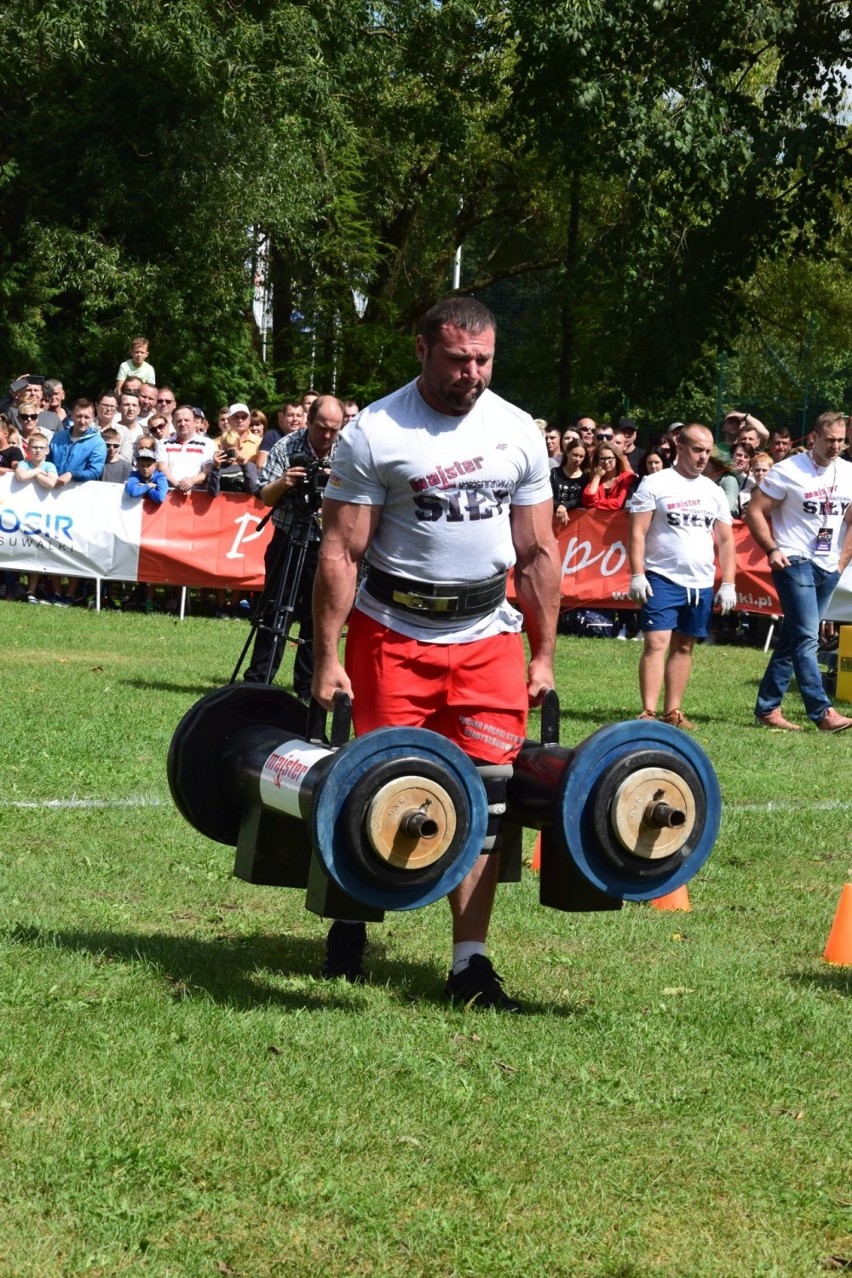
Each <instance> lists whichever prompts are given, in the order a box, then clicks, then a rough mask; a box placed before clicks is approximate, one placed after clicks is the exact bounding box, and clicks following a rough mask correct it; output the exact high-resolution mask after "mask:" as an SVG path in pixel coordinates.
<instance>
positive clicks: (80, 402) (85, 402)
mask: <svg viewBox="0 0 852 1278" xmlns="http://www.w3.org/2000/svg"><path fill="white" fill-rule="evenodd" d="M94 407H95V406H94V404H93V403H92V401H91V400H90V399H75V400H74V403H73V404H72V405H71V412H72V413H73V412H74V409H75V408H91V409H92V410H94Z"/></svg>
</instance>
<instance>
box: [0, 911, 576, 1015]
mask: <svg viewBox="0 0 852 1278" xmlns="http://www.w3.org/2000/svg"><path fill="white" fill-rule="evenodd" d="M0 936H2V937H3V938H4V939H5V940H7V941H9V942H10V943H12V944H15V945H21V946H29V947H31V948H39V949H62V950H68V951H70V952H72V953H78V954H91V955H93V956H95V957H98V958H106V959H108V960H110V961H113V962H121V963H141V964H143V965H144V966H147V967H149V968H151V969H152V970H154V971H155V972H156V973H157V974H158V975H160V976H161V977H162V978H163V980H164V981H165V982H166V983H167V984H168V986H169V987H170V992H171V994H172V996H173V997H175V998H178V999H180V998H191V997H192V995H193V994H194V993H199V992H201V991H203V992H204V993H205V994H207V995H208V996H209V997H210V998H212V999H213V1000H214V1001H215V1002H217V1003H225V1004H227V1005H228V1006H230V1007H237V1008H239V1009H241V1010H243V1011H251V1010H253V1009H255V1008H260V1007H268V1006H270V1005H273V1006H275V1007H280V1008H284V1009H288V1008H292V1009H294V1010H296V1009H299V1010H302V1011H304V1010H305V1009H306V1008H307V1009H308V1010H315V1011H328V1009H329V1008H338V1009H340V1010H343V1011H349V1012H359V1011H361V1010H362V1005H363V1000H361V999H358V1000H355V1001H353V998H352V994H353V992H354V990H353V987H351V986H348V985H344V984H343V983H338V982H325V981H323V982H320V981H319V980H317V982H316V993H314V992H313V990H312V988H310V987H308V988H305V987H300V988H299V989H292V990H287V989H280V988H278V987H276V985H275V984H273V983H272V982H271V981H269V982H267V981H266V980H265V974H266V973H268V974H270V975H277V976H284V977H296V978H298V979H300V980H310V981H311V983H312V985H313V978H314V977H316V976H317V975H318V973H319V970H320V967H321V966H322V960H323V956H324V954H325V938H324V937H320V938H317V939H316V940H314V939H306V938H304V937H300V938H298V939H295V938H293V937H289V936H287V935H286V934H282V933H275V934H273V935H267V934H265V933H256V934H254V935H253V936H239V937H224V938H220V939H216V940H210V941H205V940H201V939H199V938H197V937H179V936H172V935H169V934H168V933H165V932H107V931H91V932H86V931H79V932H72V931H66V932H62V931H53V930H51V929H49V928H39V927H28V926H26V925H24V924H19V925H18V926H16V927H12V928H7V929H4V930H3V931H2V932H0ZM364 966H365V968H366V970H367V973H368V984H369V985H372V986H373V987H377V986H387V987H388V988H389V989H390V990H393V991H394V992H395V993H396V994H397V996H398V997H399V998H400V999H401V1000H402V1001H406V1000H408V1001H411V1002H414V1003H424V1004H429V1005H434V1006H440V1007H442V1008H445V1009H446V1007H447V1000H446V998H445V997H444V993H443V988H444V981H445V979H446V973H445V972H443V971H440V972H438V971H436V969H435V967H434V965H431V964H426V963H417V962H411V961H410V960H392V959H388V958H387V957H386V956H385V947H384V945H383V944H382V942H381V939H380V934H379V933H377V932H376V930H375V929H372V930H371V933H370V938H369V941H368V945H367V951H366V954H365V957H364ZM363 988H364V987H363V986H356V987H354V989H355V990H361V989H363ZM335 990H340V991H341V992H342V991H344V990H345V991H346V997H340V996H339V995H337V994H336V993H335V992H334V991H335ZM524 1010H525V1012H526V1013H527V1014H534V1015H547V1016H560V1017H575V1016H579V1015H580V1014H581V1013H582V1012H584V1011H585V1009H584V1008H580V1007H574V1006H565V1005H563V1004H542V1003H531V1002H529V1001H527V1000H524Z"/></svg>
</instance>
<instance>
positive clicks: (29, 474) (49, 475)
mask: <svg viewBox="0 0 852 1278" xmlns="http://www.w3.org/2000/svg"><path fill="white" fill-rule="evenodd" d="M27 448H28V449H29V453H30V455H29V458H27V457H25V458H24V460H23V461H19V462H18V465H17V466H16V468H15V479H17V480H18V482H19V483H22V484H28V483H36V484H38V485H39V487H40V488H55V487H56V481H57V479H58V478H59V472H58V471H57V469H56V467H55V466H54V464H53V462H52V461H48V460H47V449H48V442H47V436H46V435H42V433H41V431H38V430H34V431H33V433H32V434H31V435H30V437H29V439H28V440H27ZM41 578H42V574H41V573H40V572H31V573H30V575H29V577H28V578H27V602H28V603H33V604H37V603H41V604H49V603H50V600H49V599H46V598H44V597H40V596H39V595H38V587H39V582H40V581H41Z"/></svg>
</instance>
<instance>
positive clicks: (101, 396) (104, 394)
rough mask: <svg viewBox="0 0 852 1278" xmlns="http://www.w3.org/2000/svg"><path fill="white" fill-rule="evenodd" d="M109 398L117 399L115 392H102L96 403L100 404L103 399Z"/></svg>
mask: <svg viewBox="0 0 852 1278" xmlns="http://www.w3.org/2000/svg"><path fill="white" fill-rule="evenodd" d="M108 396H111V397H112V398H113V399H116V398H117V396H116V393H115V391H114V390H109V389H107V390H102V391H101V392H100V394H99V395H98V398H97V399H96V400H95V403H96V404H99V403H100V402H101V400H102V399H106V398H107V397H108Z"/></svg>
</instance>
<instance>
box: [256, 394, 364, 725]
mask: <svg viewBox="0 0 852 1278" xmlns="http://www.w3.org/2000/svg"><path fill="white" fill-rule="evenodd" d="M342 425H343V405H342V404H341V402H340V400H339V399H335V397H334V396H333V395H320V396H319V398H318V399H315V400H314V401H313V403H312V404H311V406H310V409H309V410H308V424H307V426H306V427H304V428H303V429H302V430H297V431H293V432H292V433H291V434H289V435H285V436H284V437H283V439H280V440H279V441H278V443H277V444H276V445H275V447H274V448H273V449H272V451H271V452H270V454H269V456H268V457H267V459H266V461H265V462H264V464H263V467H262V469H261V472H260V477H259V478H260V488H259V490H258V495H259V497H260V499H261V501H262V502H263V503H264V505H266V506H271V507H272V523H273V525H274V528H275V531H274V533H273V535H272V540H271V541H270V543H269V545H268V546H267V548H266V555H265V557H264V564H265V567H266V583H265V587H264V589H265V590H267V591H270V592H271V593H274V592H275V590H276V588H277V586H278V582H279V576H280V573H281V571H282V570H283V568H284V561H285V558H286V553H287V543H288V541H289V540H290V538H291V535H292V533H293V530H294V528H295V527H296V525H297V523H298V525H299V526H300V529H301V530H305V529H306V532H307V543H308V544H307V550H306V555H305V562H304V566H303V569H302V574H301V579H300V581H299V583H298V591H297V594H296V597H295V599H293V600H292V603H293V609H294V611H293V618H294V620H296V621H298V623H299V648H298V651H297V653H296V663H295V667H294V670H293V688H294V690H295V693H296V696H297V697H300V698H301V699H302V700H303V701H307V700H308V698H309V697H310V695H311V679H312V678H313V672H314V659H313V619H312V614H311V595H312V593H313V588H314V577H315V575H316V571H317V559H318V556H319V546H320V539H321V537H322V526H321V523H320V518H319V509H320V504H321V491H322V485H321V483H320V482H318V481H319V479H320V477H322V478H324V477H325V474H326V473H327V467H328V466H329V465H330V463H331V458H332V456H333V454H334V450H335V447H336V445H337V437H338V435H339V434H340V428H341V426H342ZM275 612H276V609H275V607H274V605H273V603H272V601H271V600H270V602H269V604H268V605H267V608H266V610H265V612H264V615H263V617H262V618H261V624H260V626H259V628H258V631H257V635H256V637H255V641H254V650H253V652H252V657H251V662H250V664H249V666H248V669H247V670H246V672H245V675H244V676H243V678H244V679H245V681H246V683H272V681H273V679H274V678H275V676H276V674H277V673H278V667H279V666H280V665H281V657H282V655H283V652H282V643H281V641H280V638H279V636H277V635H276V634H275V627H276V625H277V624H278V622H279V618H276V616H275Z"/></svg>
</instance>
